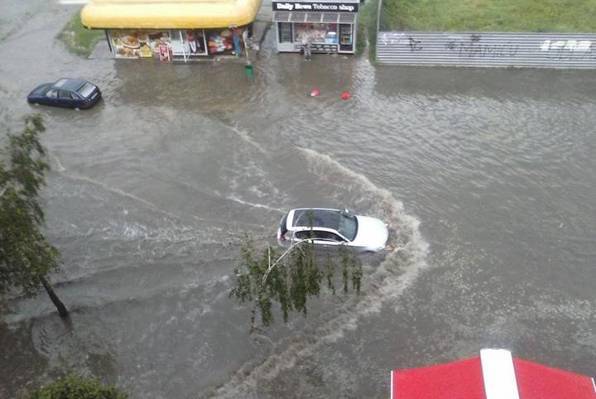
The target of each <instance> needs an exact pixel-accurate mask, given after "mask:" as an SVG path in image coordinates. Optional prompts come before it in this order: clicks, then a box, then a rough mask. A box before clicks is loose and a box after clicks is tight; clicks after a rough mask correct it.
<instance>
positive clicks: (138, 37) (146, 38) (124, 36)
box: [110, 30, 171, 59]
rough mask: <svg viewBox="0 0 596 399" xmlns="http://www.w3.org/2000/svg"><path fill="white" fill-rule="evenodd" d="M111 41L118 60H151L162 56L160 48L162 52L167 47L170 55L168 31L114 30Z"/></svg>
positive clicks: (111, 33) (111, 32)
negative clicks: (156, 56) (155, 56)
mask: <svg viewBox="0 0 596 399" xmlns="http://www.w3.org/2000/svg"><path fill="white" fill-rule="evenodd" d="M110 39H111V42H112V48H113V49H114V53H115V54H116V58H128V59H136V58H151V57H153V55H154V54H155V55H158V56H159V55H160V46H161V49H162V50H163V48H164V46H165V47H166V48H167V49H168V50H167V52H168V53H169V52H170V50H169V49H170V47H171V45H170V34H169V32H167V31H129V30H113V31H110ZM162 52H163V51H162ZM160 58H161V57H160Z"/></svg>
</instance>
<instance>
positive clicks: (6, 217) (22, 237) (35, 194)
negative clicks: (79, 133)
mask: <svg viewBox="0 0 596 399" xmlns="http://www.w3.org/2000/svg"><path fill="white" fill-rule="evenodd" d="M44 130H45V127H44V125H43V121H42V119H41V116H40V115H33V116H28V117H26V118H25V129H24V130H23V132H22V133H20V134H15V135H13V134H10V133H9V134H8V136H7V137H8V142H7V143H6V146H5V148H4V149H3V150H0V151H1V152H0V294H3V293H5V292H6V291H8V290H10V289H20V290H22V291H23V292H24V293H25V294H27V295H31V294H33V293H35V292H36V291H37V290H38V289H39V288H40V286H43V287H44V288H45V290H46V291H47V293H48V295H49V296H50V299H51V300H52V302H53V303H54V305H55V306H56V308H57V309H58V313H59V314H60V316H62V317H66V316H67V315H68V310H67V309H66V306H64V304H63V303H62V302H61V301H60V299H59V298H58V296H57V295H56V293H55V292H54V290H53V289H52V287H51V285H50V283H49V282H48V280H47V276H48V274H49V273H50V272H52V271H53V270H56V269H57V268H58V259H59V254H58V251H57V250H56V248H54V247H53V246H52V245H51V244H50V243H49V242H48V241H47V239H46V237H45V235H44V234H43V232H42V231H41V229H42V227H43V224H44V221H45V215H44V212H43V209H42V207H41V205H40V203H39V201H40V200H39V191H40V190H41V188H42V187H43V186H44V185H45V174H46V172H47V171H48V170H49V165H48V163H47V162H46V153H45V149H44V148H43V146H42V145H41V143H40V141H39V135H40V133H42V132H43V131H44Z"/></svg>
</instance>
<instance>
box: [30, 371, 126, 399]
mask: <svg viewBox="0 0 596 399" xmlns="http://www.w3.org/2000/svg"><path fill="white" fill-rule="evenodd" d="M126 398H128V395H127V394H125V393H124V392H122V391H120V390H118V389H117V388H116V387H113V386H106V385H103V384H101V383H100V382H99V381H97V380H95V379H92V378H84V377H80V376H77V375H68V376H66V377H64V378H61V379H59V380H57V381H55V382H53V383H51V384H50V385H48V386H45V387H43V388H41V389H38V390H37V391H35V392H33V393H32V394H31V395H30V396H29V397H28V399H126Z"/></svg>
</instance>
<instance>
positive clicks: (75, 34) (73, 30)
mask: <svg viewBox="0 0 596 399" xmlns="http://www.w3.org/2000/svg"><path fill="white" fill-rule="evenodd" d="M103 37H104V32H103V31H102V30H93V29H87V28H85V27H84V26H83V24H82V23H81V13H80V11H77V12H76V13H74V15H73V16H72V18H71V19H70V21H68V23H67V24H66V26H64V28H63V29H62V31H61V32H60V33H59V34H58V39H60V40H61V41H62V42H63V43H64V44H65V45H66V48H67V49H68V50H69V51H71V52H72V53H74V54H77V55H80V56H83V57H89V56H90V55H91V52H93V49H94V48H95V45H96V44H97V42H98V41H100V40H101V39H102V38H103Z"/></svg>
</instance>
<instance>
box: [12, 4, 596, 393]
mask: <svg viewBox="0 0 596 399" xmlns="http://www.w3.org/2000/svg"><path fill="white" fill-rule="evenodd" d="M5 3H6V6H5V9H6V10H8V11H9V12H7V14H6V16H5V17H3V18H4V23H5V25H3V28H2V32H3V34H5V36H4V38H3V39H2V41H0V53H1V54H3V55H4V57H3V62H2V63H1V64H0V101H1V103H0V104H1V108H0V121H1V122H2V125H3V126H4V127H9V128H10V129H13V130H17V129H19V128H20V126H21V118H22V117H23V116H24V115H25V114H27V113H29V112H32V111H39V112H41V113H42V114H43V115H44V117H45V120H46V123H47V127H48V129H47V132H46V133H45V135H44V142H45V144H46V146H47V147H48V149H49V154H50V158H51V164H52V168H53V169H52V172H51V173H50V175H49V179H48V187H47V190H46V191H45V194H44V200H45V202H46V208H47V218H48V220H47V228H48V235H49V237H50V239H51V241H52V242H53V243H54V244H55V245H56V246H57V247H58V248H59V249H60V251H61V253H62V256H63V268H62V271H61V272H60V273H58V274H56V275H55V276H53V281H54V283H55V285H56V289H57V292H58V294H59V295H60V296H61V297H62V298H63V299H64V301H65V302H66V303H67V304H68V305H69V307H70V308H71V309H72V320H71V322H70V323H69V324H64V323H63V322H62V321H61V320H60V319H59V318H58V316H57V315H56V313H55V311H54V309H53V308H52V306H51V304H50V302H49V301H48V299H47V298H46V296H45V294H42V293H40V295H39V296H37V297H34V298H30V299H23V298H18V297H17V298H14V297H13V298H11V299H9V301H8V305H9V308H10V313H8V314H5V315H4V316H3V323H2V324H0V346H1V356H0V397H1V398H11V397H14V395H15V394H16V393H17V392H18V391H19V390H20V389H22V388H23V387H34V386H38V385H39V384H41V383H44V382H47V381H48V380H50V379H51V378H53V377H54V376H56V375H60V374H61V373H63V372H65V371H66V370H77V371H79V372H83V373H88V374H93V375H96V376H98V377H100V378H102V379H104V380H106V381H111V382H114V383H117V384H118V385H119V386H121V387H123V388H124V389H126V390H128V391H129V392H131V394H132V397H133V398H144V399H145V398H150V399H153V398H156V399H157V398H164V399H165V398H167V399H177V398H199V397H218V398H220V397H221V398H386V397H387V396H388V381H389V371H390V369H392V368H398V367H414V366H420V365H425V364H430V363H434V362H442V361H448V360H452V359H456V358H461V357H469V356H474V355H476V354H477V353H478V350H479V349H480V348H483V347H504V348H509V349H511V350H512V351H513V352H514V353H515V355H517V356H519V357H523V358H529V359H533V360H535V361H539V362H542V363H546V364H550V365H552V366H556V367H561V368H565V369H569V370H572V371H576V372H579V373H584V374H588V375H593V374H594V372H595V370H596V369H595V365H596V317H595V316H596V315H595V301H596V245H595V241H596V72H594V71H584V72H579V71H542V70H508V69H507V70H506V69H503V70H500V69H499V70H492V69H490V70H482V69H446V68H440V69H429V68H381V67H374V66H372V65H371V64H370V63H369V62H368V61H367V60H366V59H365V58H359V57H330V56H318V55H316V56H314V57H313V60H312V61H311V62H304V61H302V59H301V58H300V56H298V55H288V54H276V53H275V52H274V51H273V50H272V47H273V46H272V41H273V36H272V35H271V33H269V36H268V37H267V39H266V41H265V43H264V50H263V51H262V52H261V54H260V56H259V59H258V60H257V61H256V63H255V79H254V80H249V79H247V77H246V75H245V74H244V70H243V68H242V67H241V66H240V65H238V64H222V63H215V64H201V65H160V64H156V63H152V62H134V61H133V62H126V61H115V60H112V59H107V58H106V59H95V60H86V59H80V58H77V57H75V56H72V55H70V54H68V53H67V52H66V51H65V50H64V49H63V47H62V45H61V44H60V43H59V42H57V41H56V40H55V39H54V37H55V36H56V34H57V33H58V31H59V30H60V28H61V27H62V26H63V24H64V23H65V21H67V20H68V18H69V16H70V14H71V13H72V12H74V10H73V9H72V8H66V7H64V6H59V5H56V4H53V3H50V2H45V1H29V2H21V1H16V0H11V1H8V2H5ZM7 21H10V22H7ZM11 24H12V25H11ZM61 76H73V77H77V76H79V77H84V78H87V79H89V80H91V81H94V82H96V83H97V84H98V85H99V86H100V87H101V88H102V91H103V93H104V97H105V100H104V102H103V103H101V104H99V106H97V107H96V108H94V109H92V110H89V111H81V112H76V111H69V110H60V109H50V108H41V107H39V108H36V107H30V106H29V105H27V104H26V102H25V96H26V95H27V93H28V91H29V90H30V89H31V88H32V87H33V86H34V85H35V84H37V83H40V82H44V81H49V80H54V79H56V78H58V77H61ZM314 86H316V87H319V88H320V89H321V93H322V95H321V96H320V97H318V98H311V97H309V96H307V94H308V93H309V92H310V90H311V88H312V87H314ZM343 90H350V91H351V92H352V94H353V97H352V99H351V100H350V101H341V100H340V99H339V95H340V93H341V92H342V91H343ZM4 130H6V129H4ZM296 206H332V207H349V208H351V209H354V210H355V211H357V212H360V213H363V214H367V215H372V216H377V217H380V218H382V219H383V220H385V221H387V222H388V223H389V224H390V225H391V226H392V227H393V228H395V229H396V230H397V231H398V232H399V234H398V235H397V237H396V238H394V241H396V244H397V245H399V246H400V247H402V248H403V249H402V250H401V251H399V252H393V253H388V254H386V256H381V257H371V258H365V259H364V261H365V264H366V265H365V278H364V285H363V292H362V294H361V295H360V296H359V297H356V296H354V295H348V296H347V297H344V296H343V295H338V296H336V297H331V296H329V295H322V296H321V297H320V298H318V299H314V300H313V301H312V304H311V307H310V308H309V315H308V317H307V318H306V319H305V318H303V317H302V316H295V317H293V318H292V319H291V320H290V322H289V323H288V324H287V325H284V324H283V323H281V322H279V320H278V323H276V324H275V325H274V326H273V327H272V328H271V329H269V330H266V331H264V332H262V333H261V334H257V335H254V336H251V335H249V333H248V332H249V331H248V326H249V313H248V312H249V306H240V305H238V304H236V303H234V302H232V301H231V300H230V299H229V298H228V291H229V289H230V287H231V276H232V270H233V267H234V265H235V261H236V259H237V256H238V243H239V242H240V240H241V238H242V237H243V235H244V234H245V233H251V234H252V235H253V236H254V237H256V238H257V239H262V240H269V241H273V240H274V232H275V228H276V225H277V223H278V221H279V218H280V217H281V215H282V212H284V211H285V210H287V209H289V208H292V207H296Z"/></svg>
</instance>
